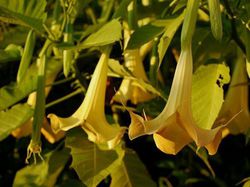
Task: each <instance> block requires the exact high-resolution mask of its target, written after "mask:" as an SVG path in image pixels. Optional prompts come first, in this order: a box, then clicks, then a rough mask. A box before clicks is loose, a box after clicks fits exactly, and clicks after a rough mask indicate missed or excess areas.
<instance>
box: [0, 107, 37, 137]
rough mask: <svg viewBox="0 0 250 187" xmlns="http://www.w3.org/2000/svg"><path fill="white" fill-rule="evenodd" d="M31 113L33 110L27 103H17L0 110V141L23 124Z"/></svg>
mask: <svg viewBox="0 0 250 187" xmlns="http://www.w3.org/2000/svg"><path fill="white" fill-rule="evenodd" d="M32 115H33V110H32V109H31V107H30V106H29V105H27V104H18V105H15V106H13V107H12V108H11V109H9V110H7V111H1V112H0V141H1V140H3V139H4V138H6V137H7V136H8V135H9V134H10V133H11V132H12V131H13V130H15V129H16V128H18V127H20V126H21V125H23V124H24V123H25V122H26V121H27V120H29V119H30V118H31V117H32Z"/></svg>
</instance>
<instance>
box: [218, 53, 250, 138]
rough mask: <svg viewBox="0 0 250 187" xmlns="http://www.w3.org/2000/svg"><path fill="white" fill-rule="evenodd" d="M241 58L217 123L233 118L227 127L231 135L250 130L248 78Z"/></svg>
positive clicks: (240, 57) (237, 63)
mask: <svg viewBox="0 0 250 187" xmlns="http://www.w3.org/2000/svg"><path fill="white" fill-rule="evenodd" d="M242 56H243V55H242V54H241V56H240V55H239V56H238V58H239V59H238V61H237V62H236V65H235V68H234V71H233V76H232V82H231V83H230V87H229V90H228V93H227V95H226V99H225V101H224V103H223V105H222V108H221V111H220V114H219V117H218V121H219V122H224V121H229V120H230V119H232V118H234V119H232V120H230V123H229V124H228V126H227V128H228V130H229V133H232V134H239V133H246V132H247V130H248V129H249V128H250V115H249V109H248V77H247V72H246V63H245V62H244V59H243V58H242ZM235 115H236V116H235ZM234 116H235V117H234Z"/></svg>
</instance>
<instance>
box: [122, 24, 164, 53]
mask: <svg viewBox="0 0 250 187" xmlns="http://www.w3.org/2000/svg"><path fill="white" fill-rule="evenodd" d="M163 32H164V27H158V26H154V25H151V24H149V25H145V26H142V27H139V28H138V29H136V30H135V32H133V34H132V35H131V38H130V40H129V41H128V45H127V49H136V48H139V47H141V46H142V45H143V44H145V43H147V42H149V41H151V40H153V39H154V37H156V36H158V35H160V34H161V33H163Z"/></svg>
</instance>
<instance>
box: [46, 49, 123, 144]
mask: <svg viewBox="0 0 250 187" xmlns="http://www.w3.org/2000/svg"><path fill="white" fill-rule="evenodd" d="M108 59H109V53H107V52H105V53H102V55H101V57H100V60H99V62H98V64H97V66H96V69H95V71H94V74H93V76H92V79H91V81H90V84H89V88H88V90H87V93H86V96H85V98H84V101H83V102H82V104H81V105H80V107H79V108H78V109H77V110H76V111H75V113H74V114H73V115H72V116H70V117H68V118H61V117H58V116H56V115H55V114H49V115H48V117H49V118H50V120H51V125H52V128H53V130H54V131H55V132H57V131H59V130H64V131H67V130H69V129H71V128H74V127H76V126H81V127H82V128H83V129H84V131H85V132H86V133H87V134H88V138H89V140H90V141H93V142H96V143H101V144H107V145H108V146H109V148H113V147H114V146H116V145H117V144H118V143H119V142H120V139H121V137H122V136H123V134H124V132H125V128H124V127H119V126H117V125H110V124H109V123H108V122H107V120H106V117H105V113H104V101H105V92H106V80H107V71H108V64H107V63H108Z"/></svg>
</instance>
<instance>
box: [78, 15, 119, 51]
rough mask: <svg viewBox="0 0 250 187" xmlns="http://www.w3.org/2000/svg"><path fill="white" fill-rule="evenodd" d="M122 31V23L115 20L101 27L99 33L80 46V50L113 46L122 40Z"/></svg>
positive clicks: (92, 35)
mask: <svg viewBox="0 0 250 187" xmlns="http://www.w3.org/2000/svg"><path fill="white" fill-rule="evenodd" d="M121 31H122V27H121V24H120V22H119V21H118V20H117V19H113V20H112V21H110V22H108V23H107V24H105V25H104V26H103V27H101V28H100V29H99V30H98V31H97V32H95V33H93V34H91V35H90V36H89V37H88V38H87V39H86V40H84V41H83V43H81V44H80V45H79V46H78V48H81V49H84V48H89V47H99V46H104V45H108V44H112V43H114V42H116V41H119V40H120V39H121V37H122V35H121Z"/></svg>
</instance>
